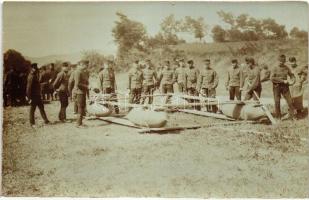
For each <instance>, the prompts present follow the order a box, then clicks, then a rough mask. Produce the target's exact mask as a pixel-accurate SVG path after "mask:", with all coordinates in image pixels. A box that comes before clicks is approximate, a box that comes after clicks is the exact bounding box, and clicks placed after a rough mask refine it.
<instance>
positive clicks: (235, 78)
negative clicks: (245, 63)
mask: <svg viewBox="0 0 309 200" xmlns="http://www.w3.org/2000/svg"><path fill="white" fill-rule="evenodd" d="M242 79H243V73H242V70H241V69H240V67H239V66H236V67H235V68H234V67H231V68H230V69H228V71H227V81H226V84H225V86H226V87H228V89H229V94H230V100H234V98H235V96H236V98H237V100H241V91H240V87H241V86H242V84H243V83H242V81H243V80H242Z"/></svg>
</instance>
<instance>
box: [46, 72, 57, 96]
mask: <svg viewBox="0 0 309 200" xmlns="http://www.w3.org/2000/svg"><path fill="white" fill-rule="evenodd" d="M49 78H50V79H49V88H48V96H50V97H51V100H54V92H55V91H54V87H53V85H54V82H55V80H56V78H57V72H56V71H55V70H54V69H51V70H50V77H49Z"/></svg>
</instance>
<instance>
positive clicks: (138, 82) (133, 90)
mask: <svg viewBox="0 0 309 200" xmlns="http://www.w3.org/2000/svg"><path fill="white" fill-rule="evenodd" d="M143 79H144V75H143V72H142V71H141V69H140V65H139V61H138V60H136V61H135V62H134V63H133V66H132V69H131V71H130V72H129V85H128V86H129V88H128V90H129V91H130V100H129V102H130V103H135V104H139V103H140V100H141V95H142V85H143Z"/></svg>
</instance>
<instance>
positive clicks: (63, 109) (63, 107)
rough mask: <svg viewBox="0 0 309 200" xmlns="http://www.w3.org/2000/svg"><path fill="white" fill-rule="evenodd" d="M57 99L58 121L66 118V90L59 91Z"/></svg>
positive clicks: (67, 101)
mask: <svg viewBox="0 0 309 200" xmlns="http://www.w3.org/2000/svg"><path fill="white" fill-rule="evenodd" d="M58 95H59V101H60V111H59V114H58V118H59V120H60V121H63V120H66V118H67V115H66V109H67V107H68V105H69V97H68V93H67V92H59V93H58Z"/></svg>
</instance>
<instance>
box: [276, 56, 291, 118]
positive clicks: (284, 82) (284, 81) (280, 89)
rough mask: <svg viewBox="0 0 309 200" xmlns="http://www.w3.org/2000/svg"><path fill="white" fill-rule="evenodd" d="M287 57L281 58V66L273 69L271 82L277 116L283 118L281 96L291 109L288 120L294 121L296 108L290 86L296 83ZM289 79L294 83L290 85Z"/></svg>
mask: <svg viewBox="0 0 309 200" xmlns="http://www.w3.org/2000/svg"><path fill="white" fill-rule="evenodd" d="M285 62H286V57H285V55H280V56H279V66H275V67H274V68H273V69H272V72H271V76H270V80H271V81H272V82H273V93H274V101H275V114H276V117H277V118H279V119H280V118H281V109H280V98H281V95H282V96H283V97H284V99H285V100H286V102H287V104H288V107H289V116H288V118H291V119H294V107H293V104H292V98H291V93H290V90H289V85H293V84H294V82H295V76H294V74H293V73H292V72H291V70H290V69H289V67H288V66H286V65H285ZM288 77H289V78H290V79H291V81H292V83H291V84H289V81H288Z"/></svg>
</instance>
